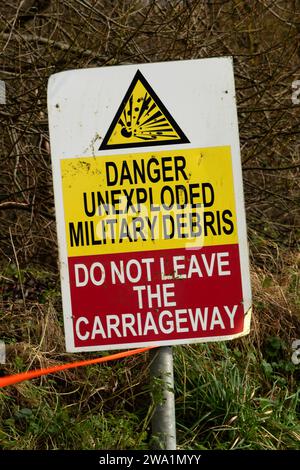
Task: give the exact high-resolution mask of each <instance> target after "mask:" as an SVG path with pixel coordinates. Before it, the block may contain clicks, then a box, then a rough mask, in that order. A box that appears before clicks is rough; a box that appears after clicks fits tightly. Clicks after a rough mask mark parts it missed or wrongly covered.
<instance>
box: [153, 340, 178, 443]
mask: <svg viewBox="0 0 300 470" xmlns="http://www.w3.org/2000/svg"><path fill="white" fill-rule="evenodd" d="M150 359H151V364H150V375H151V385H152V389H153V391H154V401H155V409H154V413H153V416H152V437H153V447H154V448H155V449H157V450H159V449H161V450H176V421H175V398H174V373H173V352H172V347H171V346H162V347H159V348H156V349H153V350H152V351H150ZM156 392H157V393H156ZM156 395H157V396H156Z"/></svg>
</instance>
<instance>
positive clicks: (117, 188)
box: [61, 147, 238, 256]
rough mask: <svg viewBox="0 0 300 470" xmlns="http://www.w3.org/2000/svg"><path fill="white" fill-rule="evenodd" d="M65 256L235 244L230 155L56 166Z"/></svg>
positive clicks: (201, 153)
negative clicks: (65, 234)
mask: <svg viewBox="0 0 300 470" xmlns="http://www.w3.org/2000/svg"><path fill="white" fill-rule="evenodd" d="M61 172H62V186H63V198H64V212H65V223H66V233H67V244H68V255H69V256H84V255H92V254H104V253H122V252H135V251H143V250H160V249H170V248H184V247H185V248H189V247H190V248H192V247H201V246H211V245H223V244H232V243H237V242H238V237H237V227H236V213H235V203H234V189H233V176H232V162H231V154H230V148H229V147H214V148H205V149H188V150H165V151H160V152H145V153H143V152H139V153H130V154H127V155H111V156H101V157H83V158H76V159H65V160H62V161H61Z"/></svg>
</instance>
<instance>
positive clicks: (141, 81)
mask: <svg viewBox="0 0 300 470" xmlns="http://www.w3.org/2000/svg"><path fill="white" fill-rule="evenodd" d="M186 143H189V140H188V139H187V137H186V136H185V134H184V133H183V132H182V130H181V129H180V127H179V126H178V124H177V123H176V121H175V120H174V118H173V117H172V116H171V114H170V113H169V111H168V110H167V109H166V107H165V106H164V105H163V103H162V102H161V100H160V99H159V97H158V96H157V94H156V93H155V91H154V90H153V89H152V87H151V86H150V85H149V83H148V82H147V80H146V79H145V77H144V76H143V75H142V74H141V72H140V71H139V70H138V71H137V72H136V74H135V76H134V78H133V80H132V82H131V85H130V87H129V88H128V90H127V92H126V94H125V96H124V98H123V100H122V102H121V104H120V106H119V109H118V111H117V113H116V115H115V117H114V119H113V121H112V123H111V125H110V127H109V129H108V131H107V133H106V136H105V137H104V139H103V142H102V144H101V146H100V148H99V150H105V149H107V150H108V149H118V148H130V147H145V146H150V145H151V146H153V145H167V144H186Z"/></svg>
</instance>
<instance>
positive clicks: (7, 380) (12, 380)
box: [0, 346, 153, 388]
mask: <svg viewBox="0 0 300 470" xmlns="http://www.w3.org/2000/svg"><path fill="white" fill-rule="evenodd" d="M149 349H153V346H152V347H150V348H140V349H131V350H130V351H123V352H120V353H117V354H112V355H110V356H104V357H97V358H96V359H87V360H85V361H76V362H69V363H67V364H61V365H59V366H53V367H47V368H46V369H37V370H29V371H27V372H21V373H20V374H15V375H8V376H6V377H0V388H1V387H6V386H7V385H13V384H16V383H18V382H23V381H24V380H29V379H34V378H35V377H40V376H41V375H47V374H53V373H54V372H58V371H60V370H66V369H74V368H75V367H82V366H89V365H91V364H99V363H101V362H108V361H114V360H116V359H122V358H123V357H127V356H133V355H134V354H139V353H142V352H145V351H149Z"/></svg>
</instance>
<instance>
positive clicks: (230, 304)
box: [69, 245, 244, 347]
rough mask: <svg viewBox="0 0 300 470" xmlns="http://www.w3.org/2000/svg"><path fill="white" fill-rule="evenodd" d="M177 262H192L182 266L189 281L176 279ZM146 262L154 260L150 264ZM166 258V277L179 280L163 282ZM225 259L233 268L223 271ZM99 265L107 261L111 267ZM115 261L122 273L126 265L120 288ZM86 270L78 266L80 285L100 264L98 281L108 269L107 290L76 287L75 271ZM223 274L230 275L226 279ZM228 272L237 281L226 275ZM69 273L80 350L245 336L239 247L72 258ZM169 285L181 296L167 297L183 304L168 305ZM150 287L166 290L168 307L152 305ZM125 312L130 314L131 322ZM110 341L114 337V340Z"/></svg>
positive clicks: (226, 265)
mask: <svg viewBox="0 0 300 470" xmlns="http://www.w3.org/2000/svg"><path fill="white" fill-rule="evenodd" d="M221 253H225V255H224V254H223V255H221ZM176 256H183V257H184V260H178V262H179V263H180V264H183V265H184V266H185V267H184V268H182V269H181V270H180V271H178V273H177V274H181V275H182V274H183V275H185V276H186V278H184V279H179V278H178V276H177V278H176V276H175V275H174V257H176ZM146 259H153V261H151V262H150V261H148V262H147V261H145V260H146ZM161 259H163V264H164V269H165V274H167V275H171V276H172V279H167V280H162V276H161ZM218 259H219V260H220V261H221V262H225V263H226V262H228V264H222V265H221V266H219V268H218ZM132 260H135V261H132ZM142 260H144V261H142ZM191 262H193V264H192V266H191V265H190V263H191ZM93 263H101V265H102V266H103V268H101V266H100V265H99V264H97V265H93ZM111 263H114V264H113V266H117V267H118V269H120V271H122V270H121V268H120V266H122V263H123V266H124V273H125V274H124V276H125V283H122V282H120V280H118V278H117V276H115V284H114V283H113V282H112V264H111ZM128 263H129V264H128ZM147 263H148V264H147ZM78 264H80V265H85V267H86V268H82V267H79V268H78V267H77V269H78V273H79V274H78V276H79V277H78V279H79V282H81V283H83V281H84V280H85V276H86V272H88V273H90V270H91V267H92V266H94V267H95V269H94V279H95V280H96V282H100V281H101V276H102V271H103V270H104V272H105V281H104V282H103V284H101V285H94V284H93V283H92V281H91V279H90V275H89V276H88V278H89V281H88V283H87V285H85V286H82V287H76V278H75V265H78ZM147 266H148V273H147ZM190 268H193V271H192V272H190V276H191V277H190V278H188V277H187V276H188V272H189V269H190ZM101 269H102V271H101ZM218 269H219V270H218ZM126 270H127V273H128V275H129V278H130V277H131V281H137V282H130V280H129V279H128V276H126ZM210 270H211V272H210ZM220 271H221V273H222V274H223V275H220ZM228 271H229V272H230V274H229V275H228V274H226V272H227V273H228ZM69 273H70V285H71V300H72V315H73V320H74V336H75V346H77V347H84V346H96V345H105V344H111V345H114V344H115V345H116V347H117V345H118V344H121V343H122V344H127V343H128V344H129V345H130V343H138V342H147V341H153V340H156V341H163V340H164V341H165V340H170V342H172V340H175V339H181V340H183V339H191V338H202V337H216V336H226V335H232V334H235V333H238V332H241V331H242V330H243V322H244V313H243V304H242V300H243V298H242V286H241V273H240V261H239V251H238V245H224V246H214V247H205V248H202V249H199V250H194V249H193V250H186V249H174V250H161V251H147V252H138V253H121V254H113V255H102V256H101V255H100V256H99V255H96V256H82V257H72V258H69ZM224 273H225V275H224ZM209 274H210V275H209ZM163 284H174V287H172V286H169V287H168V288H167V292H169V293H170V294H172V292H174V293H175V294H174V296H171V295H170V296H169V297H168V298H167V304H168V303H176V305H171V306H170V305H164V303H165V302H164V300H163V295H162V290H163V287H162V286H163ZM158 285H159V287H157V286H158ZM139 286H145V287H143V288H142V289H143V290H141V291H140V296H141V301H142V302H143V305H142V306H141V304H140V305H139V302H138V292H137V291H136V290H134V288H135V287H138V288H139ZM147 286H148V287H147ZM147 289H149V290H150V292H152V293H153V292H154V293H157V292H159V293H160V294H161V295H160V297H161V299H160V302H159V301H158V299H157V298H153V299H152V305H151V302H150V305H149V301H148V300H149V299H148V296H147V295H146V291H147ZM225 306H226V307H227V308H225ZM196 309H197V310H196ZM199 309H201V311H200V310H199ZM166 311H167V313H166ZM147 312H151V313H147ZM162 312H164V313H163V314H162ZM228 312H229V313H228ZM232 312H235V313H234V314H233V313H232ZM124 314H130V315H126V316H125V317H124ZM230 314H231V315H232V320H231V319H230ZM79 317H84V319H83V320H82V321H81V323H80V325H79V333H80V335H81V336H82V337H84V338H86V339H84V340H83V339H80V338H79V337H78V335H77V333H76V330H75V322H76V320H77V319H78V318H79ZM95 317H99V318H98V320H97V331H96V332H95V335H94V338H92V337H91V336H92V330H93V324H94V319H95ZM149 317H151V318H149ZM107 321H108V324H109V325H114V326H112V327H111V328H107ZM176 322H177V323H176ZM153 323H154V325H153ZM145 324H146V325H145ZM124 325H125V330H124ZM145 328H146V331H145ZM186 330H187V331H186ZM124 331H125V333H124ZM118 332H119V333H118ZM119 334H120V335H121V337H119ZM109 335H110V336H111V337H108V336H109ZM125 335H126V336H125Z"/></svg>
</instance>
